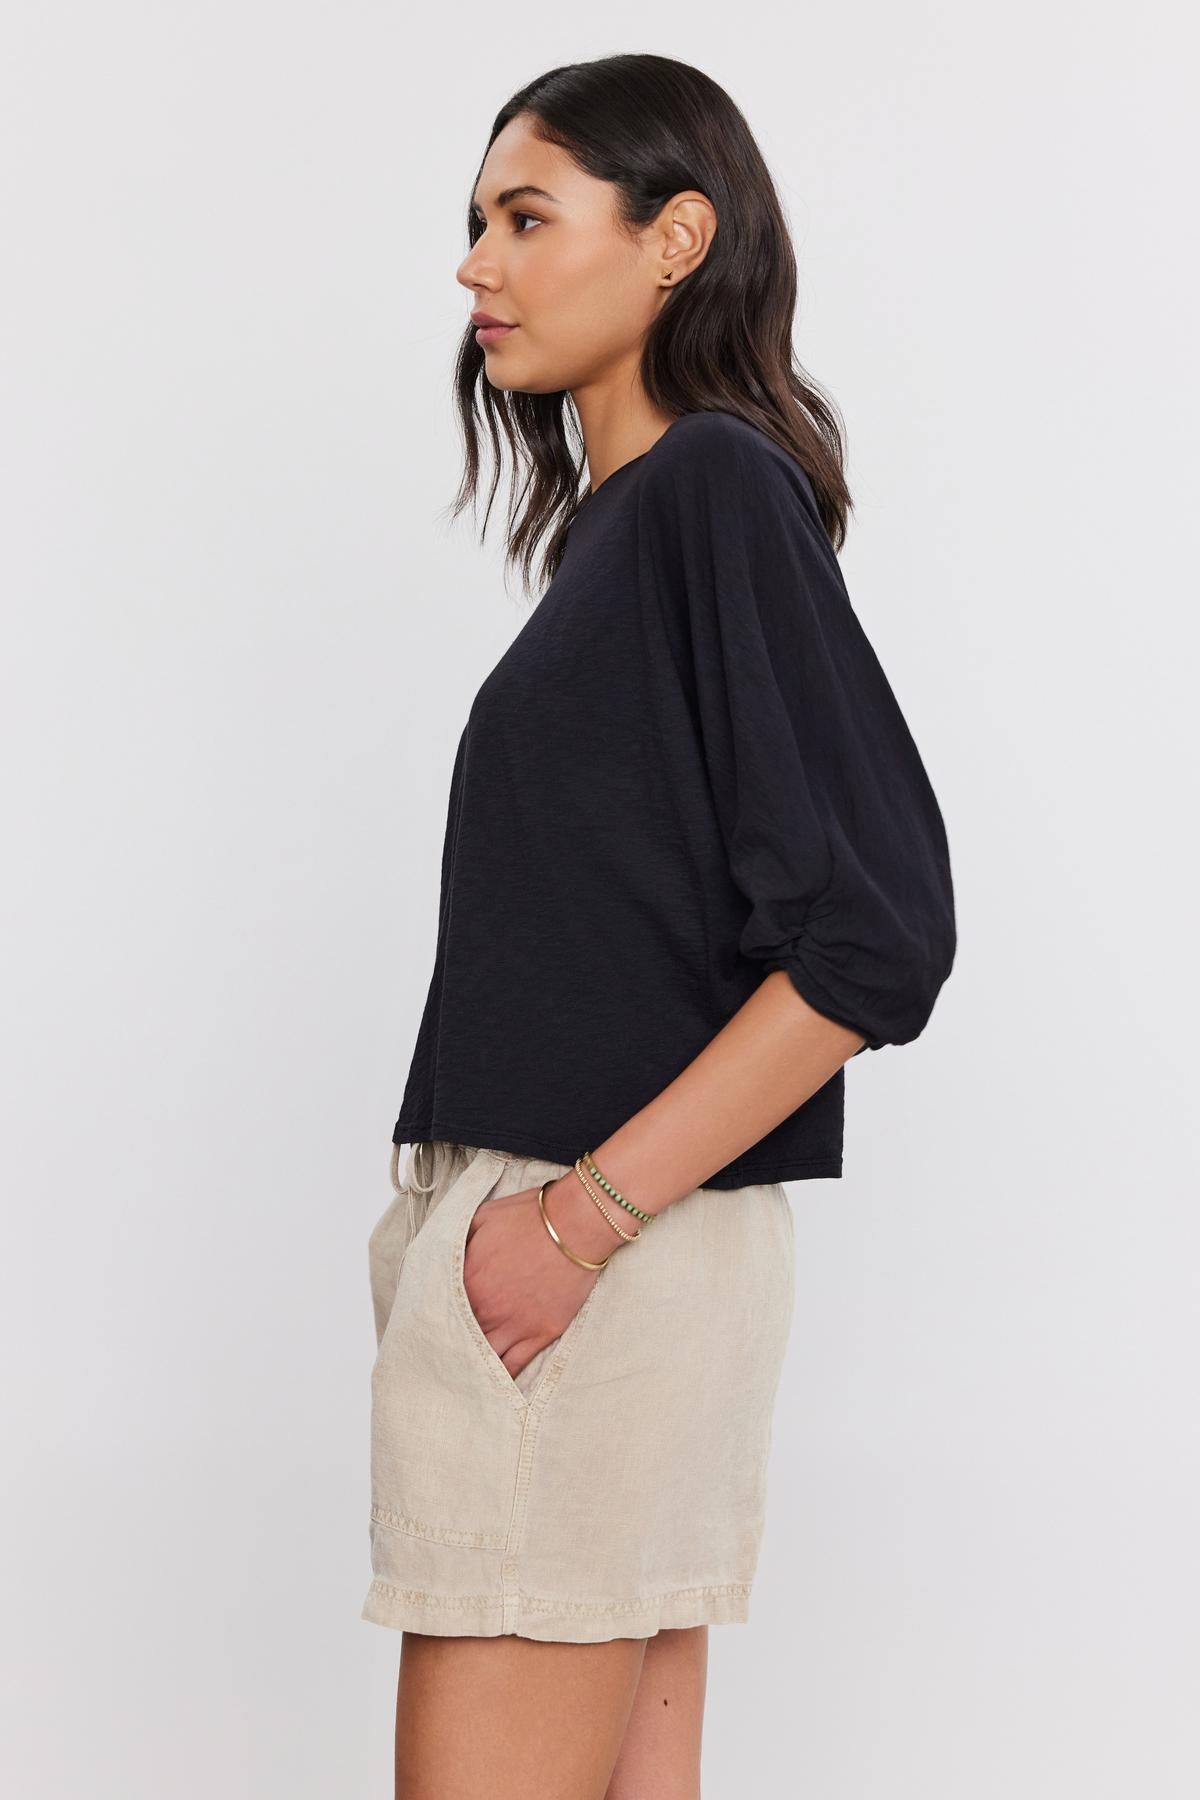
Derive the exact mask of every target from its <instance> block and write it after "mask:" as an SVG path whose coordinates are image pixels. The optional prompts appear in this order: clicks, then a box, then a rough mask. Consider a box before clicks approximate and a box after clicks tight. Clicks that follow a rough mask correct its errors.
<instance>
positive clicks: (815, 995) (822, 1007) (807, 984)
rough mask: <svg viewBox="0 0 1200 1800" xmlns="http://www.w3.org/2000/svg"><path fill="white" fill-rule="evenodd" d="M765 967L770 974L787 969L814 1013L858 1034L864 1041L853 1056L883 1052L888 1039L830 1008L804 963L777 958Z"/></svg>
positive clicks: (835, 1007)
mask: <svg viewBox="0 0 1200 1800" xmlns="http://www.w3.org/2000/svg"><path fill="white" fill-rule="evenodd" d="M763 966H764V968H765V969H766V970H767V971H768V972H772V971H774V970H776V969H785V970H786V971H787V976H788V979H789V981H790V982H791V984H792V986H793V987H794V988H795V990H796V992H797V993H798V994H799V996H800V998H801V999H802V1000H806V1001H807V1002H808V1004H809V1006H811V1007H812V1009H813V1011H814V1012H819V1013H820V1014H821V1016H822V1018H825V1019H830V1020H832V1021H833V1023H834V1024H835V1025H844V1026H845V1028H846V1030H847V1031H855V1032H857V1033H858V1035H859V1037H860V1038H862V1039H863V1040H864V1041H863V1042H862V1043H861V1044H860V1045H859V1047H858V1049H857V1050H855V1051H853V1052H852V1055H853V1056H861V1055H862V1053H863V1051H864V1050H882V1048H883V1046H884V1044H885V1043H886V1042H887V1039H886V1038H881V1037H879V1036H877V1034H876V1033H875V1032H873V1031H869V1030H867V1028H866V1027H865V1026H864V1025H863V1023H862V1021H861V1019H852V1018H851V1017H850V1015H849V1014H848V1013H845V1012H842V1011H841V1009H840V1008H838V1007H837V1006H830V1004H829V1001H828V999H827V997H826V996H825V995H824V994H823V993H822V992H821V990H820V988H819V987H818V986H817V985H816V983H815V982H813V981H812V980H810V978H809V974H808V970H807V969H806V968H805V967H804V965H803V963H798V962H795V961H793V960H790V959H789V958H787V957H778V956H777V957H773V958H772V959H771V960H770V961H768V962H766V963H765V964H764V965H763Z"/></svg>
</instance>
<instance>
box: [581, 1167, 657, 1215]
mask: <svg viewBox="0 0 1200 1800" xmlns="http://www.w3.org/2000/svg"><path fill="white" fill-rule="evenodd" d="M583 1160H584V1162H585V1163H586V1164H587V1166H588V1169H589V1170H590V1172H591V1173H592V1174H593V1175H594V1176H595V1178H596V1180H597V1181H598V1182H599V1183H600V1186H601V1187H602V1188H603V1189H604V1191H605V1193H606V1194H611V1196H612V1198H613V1199H614V1200H615V1201H616V1202H617V1203H618V1205H620V1206H623V1207H625V1209H626V1210H627V1211H628V1212H631V1213H632V1214H633V1215H634V1217H635V1218H638V1219H643V1220H644V1221H645V1222H646V1224H647V1225H653V1223H654V1221H655V1219H656V1218H657V1217H658V1214H657V1213H648V1212H643V1211H642V1209H641V1207H640V1206H635V1205H634V1204H633V1201H632V1200H627V1199H626V1198H625V1196H624V1194H621V1193H618V1191H617V1189H616V1188H615V1187H614V1186H613V1185H612V1182H611V1181H606V1180H605V1178H604V1176H603V1175H602V1174H601V1173H600V1171H599V1169H598V1168H597V1167H596V1165H595V1163H594V1162H593V1161H592V1153H591V1151H590V1150H585V1151H584V1153H583Z"/></svg>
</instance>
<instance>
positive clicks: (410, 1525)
mask: <svg viewBox="0 0 1200 1800" xmlns="http://www.w3.org/2000/svg"><path fill="white" fill-rule="evenodd" d="M371 1517H372V1519H374V1521H375V1523H376V1524H377V1525H384V1526H386V1527H387V1529H388V1530H389V1531H399V1532H402V1533H403V1534H404V1536H406V1537H417V1538H428V1539H430V1540H431V1541H432V1542H434V1543H438V1544H459V1545H465V1546H466V1547H467V1548H469V1549H472V1550H503V1548H504V1545H505V1541H506V1540H505V1536H504V1533H503V1532H502V1531H501V1532H495V1531H453V1530H450V1529H448V1528H445V1527H442V1526H440V1525H427V1524H426V1523H425V1521H424V1520H423V1519H406V1518H403V1517H402V1516H401V1515H400V1514H399V1513H394V1512H389V1511H388V1509H387V1508H386V1507H384V1506H373V1507H372V1508H371Z"/></svg>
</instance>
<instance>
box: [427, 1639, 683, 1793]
mask: <svg viewBox="0 0 1200 1800" xmlns="http://www.w3.org/2000/svg"><path fill="white" fill-rule="evenodd" d="M674 1635H677V1636H688V1635H690V1634H689V1633H683V1632H681V1633H676V1634H674ZM648 1642H653V1640H652V1639H646V1638H611V1639H608V1640H607V1641H606V1642H604V1643H599V1644H566V1643H541V1642H539V1641H537V1640H535V1639H532V1638H520V1637H515V1636H513V1635H511V1634H507V1635H504V1636H501V1637H434V1636H428V1635H426V1634H424V1633H419V1632H410V1631H406V1632H404V1634H403V1638H402V1643H401V1650H400V1678H399V1682H398V1685H397V1693H396V1796H395V1800H532V1796H534V1795H536V1796H537V1800H605V1795H606V1794H607V1792H608V1784H609V1781H610V1779H611V1777H612V1772H613V1769H614V1767H615V1765H616V1761H617V1757H618V1754H619V1753H620V1751H621V1742H622V1738H623V1736H624V1734H625V1728H626V1726H627V1724H628V1722H629V1717H630V1714H631V1712H632V1709H633V1703H634V1699H635V1696H636V1695H637V1693H638V1677H639V1675H640V1673H641V1668H642V1659H643V1657H644V1655H645V1652H646V1646H647V1643H648ZM682 1791H683V1790H682V1789H681V1790H680V1792H682Z"/></svg>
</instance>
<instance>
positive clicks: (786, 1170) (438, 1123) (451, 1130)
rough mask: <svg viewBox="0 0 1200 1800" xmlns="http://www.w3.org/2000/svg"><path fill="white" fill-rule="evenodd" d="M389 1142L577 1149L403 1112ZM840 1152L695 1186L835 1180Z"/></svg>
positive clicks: (553, 1157)
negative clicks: (408, 1116)
mask: <svg viewBox="0 0 1200 1800" xmlns="http://www.w3.org/2000/svg"><path fill="white" fill-rule="evenodd" d="M392 1142H393V1144H414V1143H425V1142H441V1143H447V1144H465V1145H467V1146H469V1147H471V1148H474V1149H482V1150H502V1151H505V1152H506V1153H507V1154H508V1155H510V1156H530V1157H537V1158H538V1159H539V1160H540V1161H542V1162H554V1163H561V1164H562V1165H563V1167H564V1168H568V1169H569V1168H572V1167H573V1166H574V1163H575V1158H576V1157H577V1156H579V1155H581V1154H582V1148H586V1147H587V1146H583V1147H582V1148H581V1149H577V1150H572V1151H571V1152H569V1153H568V1152H567V1151H566V1150H565V1149H564V1147H563V1145H562V1144H552V1143H550V1141H549V1140H548V1139H546V1138H539V1137H537V1136H534V1135H531V1134H530V1133H529V1132H525V1131H510V1130H508V1129H506V1128H505V1127H504V1126H495V1125H468V1124H465V1123H464V1122H463V1121H461V1120H459V1121H457V1122H455V1121H451V1120H448V1119H429V1120H426V1119H423V1118H405V1117H404V1116H403V1114H402V1115H401V1117H400V1118H399V1119H397V1121H396V1123H395V1125H394V1126H393V1128H392ZM841 1176H842V1158H841V1157H840V1156H838V1155H825V1156H801V1157H795V1156H783V1157H775V1158H771V1159H768V1160H765V1161H760V1162H755V1161H753V1160H751V1161H746V1160H744V1159H739V1160H738V1161H736V1162H732V1163H727V1164H726V1166H725V1167H724V1168H723V1169H717V1170H716V1171H715V1172H714V1173H713V1174H712V1175H710V1176H709V1178H708V1180H707V1181H702V1182H701V1183H700V1186H701V1187H722V1188H732V1187H756V1186H759V1185H761V1184H763V1183H765V1182H772V1181H813V1180H821V1179H825V1180H832V1181H837V1180H840V1179H841Z"/></svg>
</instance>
